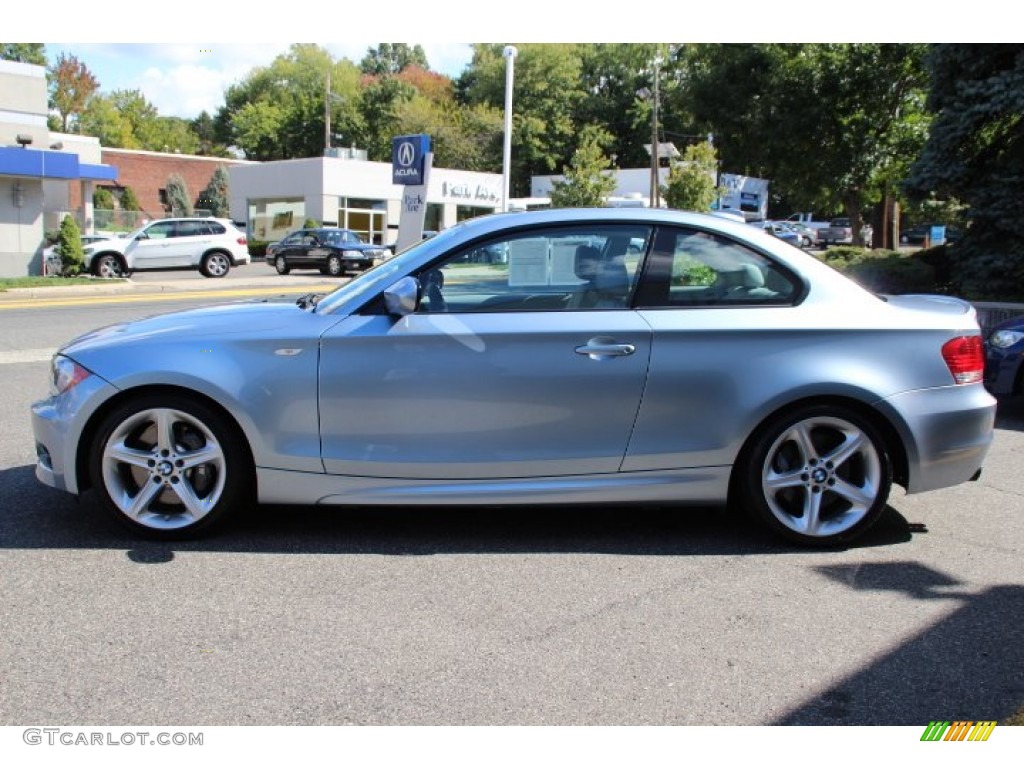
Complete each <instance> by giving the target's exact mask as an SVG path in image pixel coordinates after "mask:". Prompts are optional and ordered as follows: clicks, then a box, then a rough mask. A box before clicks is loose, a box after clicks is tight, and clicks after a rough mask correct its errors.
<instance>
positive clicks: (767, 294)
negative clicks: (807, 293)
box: [637, 228, 802, 307]
mask: <svg viewBox="0 0 1024 768" xmlns="http://www.w3.org/2000/svg"><path fill="white" fill-rule="evenodd" d="M801 288H802V284H801V283H800V281H799V280H798V279H797V278H796V277H795V276H794V275H792V274H791V273H790V272H789V271H788V270H786V269H784V268H783V267H781V266H780V265H778V264H776V263H775V262H773V261H772V260H771V259H769V258H767V257H766V256H763V255H761V254H760V253H758V252H756V251H754V250H751V249H750V248H748V247H747V246H745V245H742V244H741V243H738V242H736V241H734V240H731V239H729V238H727V237H723V236H722V235H718V234H714V233H710V232H702V231H699V230H689V229H677V228H665V229H661V230H659V232H658V235H657V237H656V238H655V244H654V248H653V249H652V252H651V261H650V266H649V269H648V272H647V274H646V275H645V277H644V282H643V286H642V287H641V290H640V293H639V295H638V302H637V303H638V304H639V305H641V306H645V307H712V306H722V305H748V304H749V305H785V304H792V303H794V302H795V301H796V300H797V298H798V297H799V294H800V291H801Z"/></svg>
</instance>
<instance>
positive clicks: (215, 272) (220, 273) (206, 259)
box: [199, 251, 231, 277]
mask: <svg viewBox="0 0 1024 768" xmlns="http://www.w3.org/2000/svg"><path fill="white" fill-rule="evenodd" d="M199 271H200V272H202V273H203V276H204V277H226V276H227V274H228V272H230V271H231V257H230V256H228V255H227V254H226V253H224V252H223V251H213V252H212V253H208V254H206V255H205V256H203V260H202V262H200V264H199Z"/></svg>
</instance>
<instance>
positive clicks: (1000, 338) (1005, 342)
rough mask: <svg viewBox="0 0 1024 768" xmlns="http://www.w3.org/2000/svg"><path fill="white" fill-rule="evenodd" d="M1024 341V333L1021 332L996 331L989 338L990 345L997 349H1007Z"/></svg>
mask: <svg viewBox="0 0 1024 768" xmlns="http://www.w3.org/2000/svg"><path fill="white" fill-rule="evenodd" d="M1021 339H1024V333H1021V332H1020V331H996V332H995V333H993V334H992V335H991V336H989V337H988V341H989V344H991V345H992V346H993V347H996V348H997V349H1006V348H1007V347H1012V346H1013V345H1014V344H1016V343H1017V342H1019V341H1020V340H1021Z"/></svg>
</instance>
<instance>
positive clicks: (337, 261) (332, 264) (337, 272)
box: [327, 254, 345, 277]
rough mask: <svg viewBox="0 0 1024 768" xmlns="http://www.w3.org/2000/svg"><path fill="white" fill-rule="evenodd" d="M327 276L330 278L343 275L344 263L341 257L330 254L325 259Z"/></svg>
mask: <svg viewBox="0 0 1024 768" xmlns="http://www.w3.org/2000/svg"><path fill="white" fill-rule="evenodd" d="M327 274H328V275H330V276H331V277H341V276H342V275H344V274H345V262H344V261H342V260H341V256H338V255H337V254H331V255H330V256H328V257H327Z"/></svg>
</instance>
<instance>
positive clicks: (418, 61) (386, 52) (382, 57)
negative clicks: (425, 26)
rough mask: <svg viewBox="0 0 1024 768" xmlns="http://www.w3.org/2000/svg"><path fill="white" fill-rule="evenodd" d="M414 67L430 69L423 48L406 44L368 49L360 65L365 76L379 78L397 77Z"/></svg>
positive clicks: (381, 44) (384, 44) (389, 44)
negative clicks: (380, 76) (385, 76)
mask: <svg viewBox="0 0 1024 768" xmlns="http://www.w3.org/2000/svg"><path fill="white" fill-rule="evenodd" d="M412 66H415V67H419V68H420V69H430V65H429V64H427V55H426V54H425V53H424V52H423V48H422V47H421V46H419V45H414V46H409V45H408V44H406V43H380V44H379V45H378V46H377V47H376V48H368V49H367V50H366V55H365V56H364V57H363V60H362V61H361V62H360V63H359V69H360V70H361V71H362V72H363V73H364V74H367V75H377V76H379V75H397V74H398V73H399V72H401V71H403V70H405V69H408V68H409V67H412Z"/></svg>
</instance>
